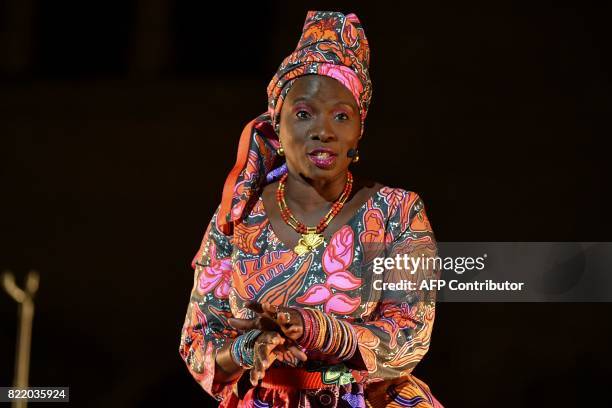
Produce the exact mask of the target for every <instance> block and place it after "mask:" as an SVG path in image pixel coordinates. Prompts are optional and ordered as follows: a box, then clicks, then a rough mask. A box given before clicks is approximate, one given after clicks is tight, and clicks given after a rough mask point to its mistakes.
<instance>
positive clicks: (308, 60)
mask: <svg viewBox="0 0 612 408" xmlns="http://www.w3.org/2000/svg"><path fill="white" fill-rule="evenodd" d="M369 62H370V49H369V47H368V40H367V39H366V36H365V32H364V31H363V28H362V27H361V23H360V22H359V19H358V18H357V16H356V15H355V14H348V15H346V16H345V15H344V14H342V13H339V12H332V11H309V12H308V14H307V15H306V22H305V23H304V28H303V30H302V35H301V37H300V41H299V42H298V46H297V48H296V50H295V51H294V52H293V53H292V54H291V55H289V56H288V57H287V58H285V59H284V60H283V62H282V63H281V65H280V67H279V68H278V70H277V72H276V74H275V75H274V77H273V78H272V80H271V81H270V84H269V85H268V111H267V112H266V113H264V114H262V115H261V116H259V117H258V118H256V119H254V120H252V121H251V122H249V123H248V124H247V125H246V126H245V127H244V130H243V131H242V135H241V136H240V142H239V145H238V155H237V158H236V164H235V165H234V168H233V169H232V171H231V172H230V173H229V175H228V177H227V179H226V181H225V185H224V187H223V197H222V199H221V206H220V208H219V214H218V216H217V227H218V228H219V229H220V230H221V231H222V232H224V233H225V234H228V235H229V234H231V233H232V228H233V224H234V223H235V222H236V221H238V220H240V219H241V218H242V217H243V214H244V213H245V211H247V210H248V209H249V208H250V206H251V205H252V204H254V202H255V200H256V199H257V197H258V196H259V193H260V190H261V188H262V187H263V186H264V185H265V184H266V183H267V182H269V179H267V178H266V176H267V175H268V174H271V175H275V174H276V175H278V174H279V173H281V172H282V169H279V166H285V165H284V158H283V157H281V156H279V155H278V154H277V153H276V149H277V148H278V147H279V145H280V144H279V141H278V134H277V132H276V129H277V126H278V124H279V121H280V112H281V109H282V106H283V102H284V100H285V98H286V96H287V94H288V93H289V89H290V88H291V86H292V85H293V83H294V82H295V80H296V79H297V78H299V77H301V76H304V75H311V74H314V75H324V76H328V77H331V78H334V79H336V80H337V81H339V82H340V83H341V84H342V85H344V86H345V87H346V88H347V89H348V90H349V91H350V92H351V93H352V94H353V97H354V98H355V101H356V102H357V107H358V108H359V114H360V119H361V132H362V133H363V128H364V121H365V118H366V115H367V112H368V107H369V104H370V99H371V97H372V84H371V82H370V74H369V72H368V66H369ZM279 170H280V171H279ZM285 171H286V169H285Z"/></svg>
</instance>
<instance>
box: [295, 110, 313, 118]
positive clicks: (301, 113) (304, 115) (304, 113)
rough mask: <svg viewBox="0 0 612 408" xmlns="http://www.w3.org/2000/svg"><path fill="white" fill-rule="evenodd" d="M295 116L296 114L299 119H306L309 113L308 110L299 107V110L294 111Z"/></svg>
mask: <svg viewBox="0 0 612 408" xmlns="http://www.w3.org/2000/svg"><path fill="white" fill-rule="evenodd" d="M295 116H297V117H298V118H300V119H308V118H309V117H310V113H309V112H308V111H305V110H303V109H300V110H299V111H297V112H296V114H295Z"/></svg>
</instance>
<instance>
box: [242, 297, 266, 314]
mask: <svg viewBox="0 0 612 408" xmlns="http://www.w3.org/2000/svg"><path fill="white" fill-rule="evenodd" d="M245 306H246V307H248V308H249V309H251V310H252V311H254V312H257V313H263V312H264V311H263V308H262V306H261V303H259V302H256V301H254V300H250V301H248V302H247V303H246V305H245Z"/></svg>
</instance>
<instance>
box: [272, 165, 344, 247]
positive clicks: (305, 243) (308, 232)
mask: <svg viewBox="0 0 612 408" xmlns="http://www.w3.org/2000/svg"><path fill="white" fill-rule="evenodd" d="M287 176H288V174H287V173H285V174H284V175H283V177H282V178H281V179H280V181H279V182H278V189H277V190H276V202H277V203H278V207H279V208H280V213H281V217H282V218H283V220H284V221H285V222H286V223H287V224H288V225H289V226H290V227H291V228H293V229H294V230H295V231H296V232H297V233H298V234H301V235H302V237H301V238H300V240H299V241H298V244H297V245H296V246H295V247H294V248H293V251H294V252H295V253H296V254H298V255H303V254H305V253H308V252H310V251H312V250H314V249H315V248H316V247H318V246H319V245H321V244H323V242H325V239H324V238H323V235H321V233H322V232H323V231H325V228H327V226H328V225H329V223H330V222H331V220H332V219H333V218H334V217H335V216H336V215H337V214H338V213H339V212H340V210H341V209H342V207H343V206H344V203H345V202H346V200H347V199H348V197H349V195H350V194H351V190H352V188H353V175H352V174H351V172H350V171H349V172H347V176H346V184H345V185H344V190H342V194H340V197H338V199H337V200H336V201H334V202H333V203H332V206H331V208H330V209H329V211H328V212H327V214H325V215H324V216H323V218H321V221H319V223H318V224H317V226H316V227H307V226H306V225H304V224H303V223H302V222H300V221H298V219H297V218H295V216H294V215H293V213H292V212H291V210H290V209H289V207H288V206H287V202H286V201H285V182H286V181H287Z"/></svg>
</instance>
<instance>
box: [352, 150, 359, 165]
mask: <svg viewBox="0 0 612 408" xmlns="http://www.w3.org/2000/svg"><path fill="white" fill-rule="evenodd" d="M358 161H359V150H357V153H355V157H353V163H357V162H358Z"/></svg>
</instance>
